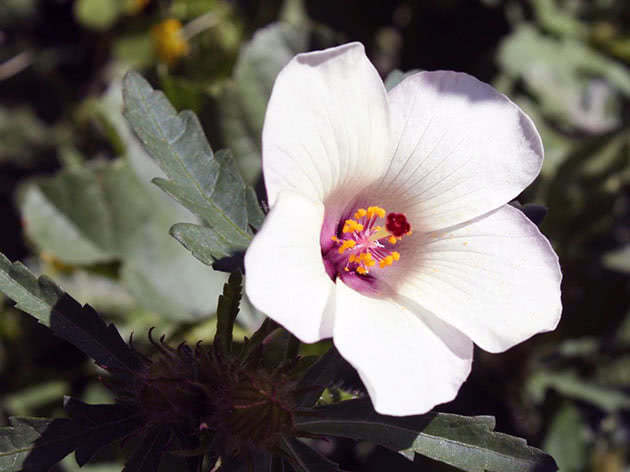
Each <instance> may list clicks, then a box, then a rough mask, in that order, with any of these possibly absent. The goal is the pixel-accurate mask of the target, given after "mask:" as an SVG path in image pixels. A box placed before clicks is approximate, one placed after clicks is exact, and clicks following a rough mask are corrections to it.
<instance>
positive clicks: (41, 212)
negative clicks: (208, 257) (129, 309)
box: [20, 160, 220, 318]
mask: <svg viewBox="0 0 630 472" xmlns="http://www.w3.org/2000/svg"><path fill="white" fill-rule="evenodd" d="M20 207H21V210H22V214H23V219H24V221H25V222H26V233H27V235H28V236H29V237H30V238H31V239H32V240H33V241H34V242H35V243H36V244H37V246H38V247H39V248H40V249H41V250H42V251H45V252H47V253H50V254H52V255H54V257H55V258H57V259H58V260H59V261H61V262H62V263H64V264H69V265H90V264H95V263H102V262H114V261H121V263H122V266H121V272H120V273H121V279H122V282H123V284H124V285H125V286H126V288H127V289H128V290H129V292H130V293H131V294H132V295H133V296H134V297H135V299H136V300H137V301H138V302H139V303H140V304H141V305H142V306H143V307H145V308H147V309H150V310H152V311H155V312H157V313H161V314H164V315H166V316H170V317H175V318H177V317H197V316H200V315H202V314H207V313H212V312H213V311H214V309H213V305H214V303H215V301H214V299H213V298H214V296H216V294H217V292H216V291H215V292H210V293H207V295H206V294H204V290H207V287H208V286H210V287H212V286H215V287H216V286H217V285H218V283H219V280H220V276H219V275H218V274H215V273H213V272H212V271H209V270H208V269H206V268H204V267H203V266H201V265H199V264H198V263H196V262H195V261H193V260H190V258H189V257H188V255H187V254H186V251H184V250H182V249H181V248H180V247H178V245H177V243H175V242H174V241H172V240H171V239H170V238H169V236H168V234H167V232H166V231H167V230H168V227H169V226H170V224H172V223H173V221H172V219H171V218H173V216H174V215H173V214H172V212H171V211H170V210H169V209H168V207H165V206H164V205H161V204H160V201H159V199H156V198H155V197H154V196H153V195H151V194H150V193H149V192H148V191H147V190H146V188H144V186H143V185H142V184H141V183H140V182H139V180H138V178H137V177H136V175H134V172H133V171H132V170H131V169H130V166H129V165H128V164H127V163H126V162H124V161H122V160H118V161H114V162H107V163H100V164H97V165H93V166H91V167H73V168H70V169H66V170H63V171H61V172H60V173H59V174H57V175H56V176H55V177H52V178H47V179H39V180H38V181H34V182H31V183H29V184H27V185H26V186H25V187H24V188H23V189H22V192H21V198H20ZM192 287H198V288H199V289H200V290H199V292H198V293H196V294H195V296H194V297H191V293H189V291H191V288H192ZM202 287H203V288H202ZM217 288H218V287H217Z"/></svg>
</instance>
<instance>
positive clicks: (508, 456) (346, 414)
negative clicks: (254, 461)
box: [296, 399, 558, 472]
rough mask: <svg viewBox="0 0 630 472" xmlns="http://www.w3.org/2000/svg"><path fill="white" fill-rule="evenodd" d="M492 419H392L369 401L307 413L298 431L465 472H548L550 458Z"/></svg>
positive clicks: (433, 416) (553, 467) (435, 416)
mask: <svg viewBox="0 0 630 472" xmlns="http://www.w3.org/2000/svg"><path fill="white" fill-rule="evenodd" d="M494 426H495V423H494V418H493V417H489V416H474V417H468V416H460V415H453V414H447V413H427V414H425V415H418V416H408V417H394V416H385V415H379V414H378V413H376V412H374V409H373V408H372V405H371V404H370V402H369V400H367V399H361V400H349V401H346V402H341V403H338V404H334V405H330V406H325V407H320V408H316V409H314V410H309V414H308V415H304V416H302V417H298V419H297V420H296V428H297V429H298V430H301V431H306V432H308V433H312V434H325V435H329V436H341V437H346V438H351V439H357V440H364V441H370V442H373V443H376V444H379V445H381V446H384V447H387V448H389V449H392V450H394V451H398V452H401V453H403V455H405V456H406V457H412V456H413V454H414V453H415V454H422V455H424V456H427V457H430V458H431V459H434V460H438V461H441V462H444V463H446V464H449V465H452V466H454V467H457V468H459V469H462V470H465V471H467V472H485V471H488V472H505V471H508V470H509V471H510V472H534V471H535V472H547V471H549V472H552V471H555V470H557V469H558V468H557V466H556V463H555V462H554V460H553V458H552V457H551V456H549V455H547V454H545V453H544V452H543V451H541V450H539V449H536V448H533V447H531V446H528V445H527V443H526V441H525V440H524V439H520V438H516V437H514V436H509V435H507V434H503V433H497V432H494V431H493V430H494Z"/></svg>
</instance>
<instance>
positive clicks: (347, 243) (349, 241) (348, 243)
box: [339, 239, 357, 254]
mask: <svg viewBox="0 0 630 472" xmlns="http://www.w3.org/2000/svg"><path fill="white" fill-rule="evenodd" d="M356 245H357V243H356V241H354V240H353V239H346V240H344V242H343V243H341V246H339V254H343V253H344V252H345V250H346V249H350V248H353V247H354V246H356Z"/></svg>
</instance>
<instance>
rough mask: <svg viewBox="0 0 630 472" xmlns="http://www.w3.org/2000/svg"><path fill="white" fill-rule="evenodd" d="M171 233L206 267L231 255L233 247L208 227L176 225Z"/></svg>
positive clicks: (187, 224) (189, 224)
mask: <svg viewBox="0 0 630 472" xmlns="http://www.w3.org/2000/svg"><path fill="white" fill-rule="evenodd" d="M169 232H170V234H171V236H173V237H174V238H175V239H177V241H179V242H180V243H181V244H182V246H184V247H185V248H186V249H188V250H189V251H190V252H191V253H192V255H193V256H195V257H196V258H197V259H199V260H200V261H201V262H203V263H204V264H206V265H209V266H211V265H212V264H214V263H215V261H216V260H217V259H221V258H224V257H229V256H230V255H231V250H232V247H231V245H230V244H229V243H228V242H226V241H225V240H223V239H221V238H220V237H219V236H218V235H217V233H215V232H214V231H213V230H212V229H211V228H208V227H207V226H201V225H196V224H192V223H176V224H174V225H173V226H172V227H171V229H170V231H169Z"/></svg>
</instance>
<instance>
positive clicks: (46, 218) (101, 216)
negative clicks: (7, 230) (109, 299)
mask: <svg viewBox="0 0 630 472" xmlns="http://www.w3.org/2000/svg"><path fill="white" fill-rule="evenodd" d="M103 170H104V169H103V168H102V167H101V169H98V170H96V169H95V170H92V169H87V168H73V169H71V170H66V171H62V172H60V173H58V174H57V176H56V177H55V178H52V179H51V178H46V179H39V180H37V181H34V182H31V183H29V184H27V185H25V186H24V187H23V188H22V189H21V190H20V198H19V203H20V209H21V211H22V215H23V219H24V221H25V225H26V227H25V230H26V234H27V235H28V237H29V238H31V239H32V240H34V241H35V242H36V243H37V244H38V245H39V246H40V247H41V248H42V249H44V250H46V251H49V252H51V253H53V254H55V256H56V257H57V258H59V259H60V260H62V261H63V262H65V263H67V264H95V263H99V262H108V261H112V260H114V259H116V258H117V257H119V256H120V250H119V248H118V244H117V238H118V233H117V228H115V227H114V225H113V224H112V220H113V211H114V209H112V208H111V206H110V205H109V202H108V199H107V197H106V195H105V189H104V187H103V182H102V175H97V174H101V172H102V171H103Z"/></svg>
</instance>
